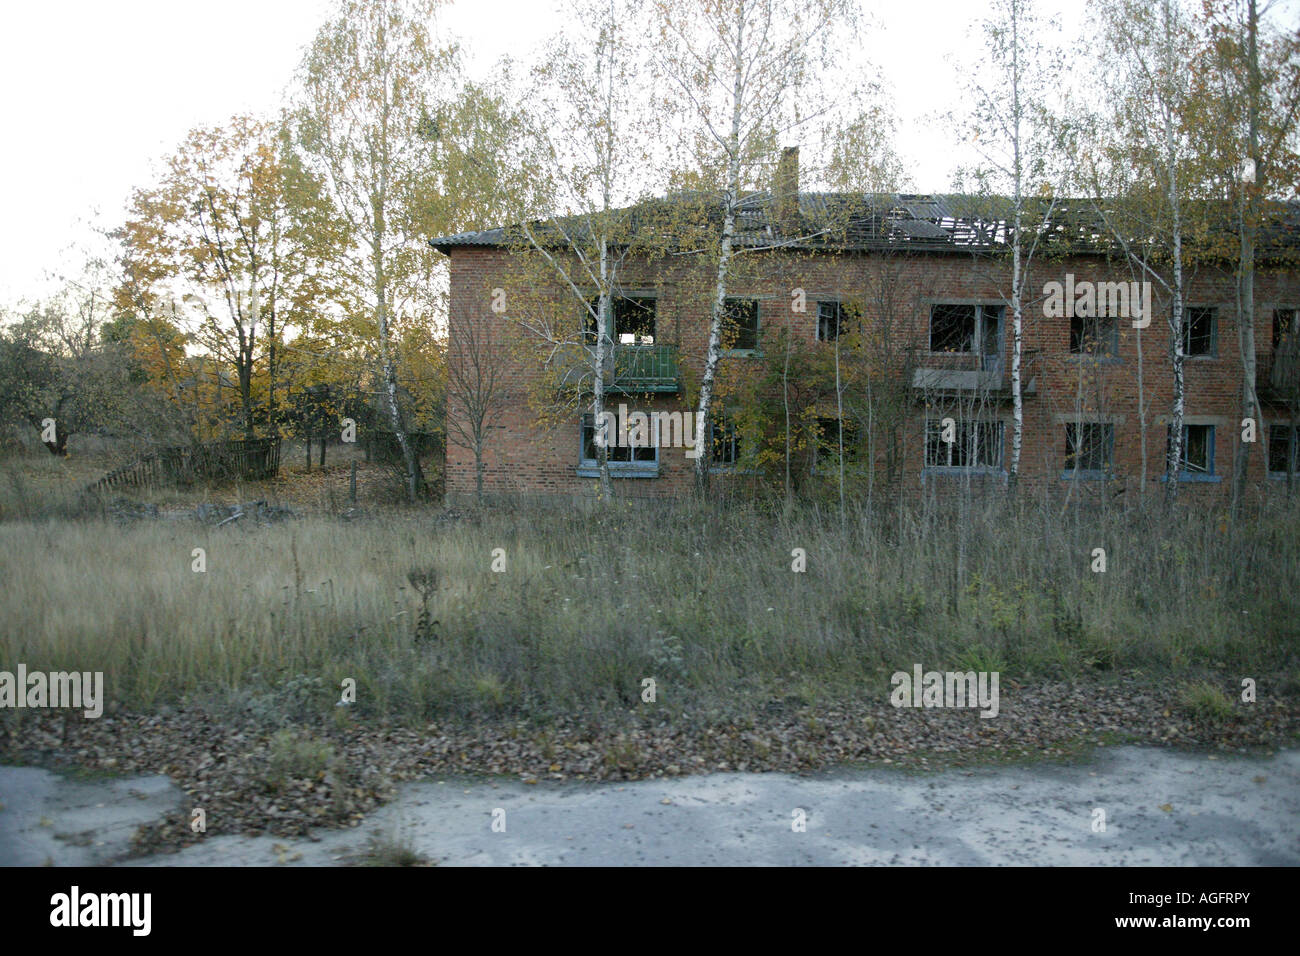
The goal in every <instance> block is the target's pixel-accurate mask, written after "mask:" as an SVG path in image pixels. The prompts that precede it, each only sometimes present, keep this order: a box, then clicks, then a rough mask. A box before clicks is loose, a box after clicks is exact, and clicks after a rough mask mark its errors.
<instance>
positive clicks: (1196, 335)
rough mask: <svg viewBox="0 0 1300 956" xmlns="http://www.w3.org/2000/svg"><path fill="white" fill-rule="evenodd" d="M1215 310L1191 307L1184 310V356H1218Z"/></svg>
mask: <svg viewBox="0 0 1300 956" xmlns="http://www.w3.org/2000/svg"><path fill="white" fill-rule="evenodd" d="M1215 325H1216V322H1215V315H1214V309H1209V308H1201V307H1196V306H1193V307H1189V308H1187V309H1184V310H1183V354H1184V355H1207V356H1213V355H1216V354H1218V345H1219V343H1218V337H1217V329H1216V328H1215Z"/></svg>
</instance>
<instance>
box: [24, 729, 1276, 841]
mask: <svg viewBox="0 0 1300 956" xmlns="http://www.w3.org/2000/svg"><path fill="white" fill-rule="evenodd" d="M181 797H182V794H181V792H180V791H179V790H178V789H176V788H175V787H174V786H173V785H172V784H171V783H170V782H169V781H168V780H167V778H165V777H132V778H125V779H120V780H114V781H74V780H67V779H64V778H60V777H58V776H56V775H55V774H52V773H50V772H48V771H44V770H36V769H31V768H25V767H0V804H3V809H2V810H0V863H4V864H41V863H45V862H46V861H47V860H49V861H51V862H53V863H55V864H84V863H104V862H109V861H112V860H114V859H120V857H121V854H123V853H124V852H125V850H126V848H127V845H128V840H129V837H130V832H131V830H132V829H133V827H134V826H136V825H138V824H139V823H142V822H144V821H146V820H149V819H154V818H156V817H157V816H158V815H160V814H161V813H163V812H165V811H166V810H167V809H170V808H174V807H176V806H177V805H179V803H180V801H181ZM1098 809H1100V810H1104V811H1105V823H1106V826H1105V832H1099V831H1094V821H1096V820H1099V819H1100V817H1099V816H1098V815H1097V814H1096V811H1097V810H1098ZM494 810H500V811H504V815H503V816H502V815H501V814H497V819H498V820H501V819H504V824H505V831H504V832H494V831H493V826H492V824H493V819H494ZM795 810H802V811H803V812H804V814H805V815H806V821H807V828H806V832H795V830H794V829H793V827H792V822H793V820H794V819H795V817H794V811H795ZM316 836H317V839H315V840H308V839H301V840H286V839H278V838H275V837H256V838H252V837H236V836H214V837H211V838H209V839H207V840H205V841H204V842H203V843H202V844H200V845H197V846H193V847H190V848H188V849H186V850H184V851H182V852H180V853H176V854H168V855H159V856H153V857H146V858H139V859H132V860H129V861H122V862H127V863H129V864H131V865H158V866H176V865H180V866H198V865H230V866H240V865H276V864H283V865H297V866H304V865H339V864H342V863H347V862H355V861H357V860H359V859H361V858H363V857H364V856H365V854H366V852H367V846H368V844H369V843H370V841H371V839H372V838H375V837H378V838H379V839H381V840H388V841H390V842H394V843H396V844H398V845H401V846H404V847H407V848H409V849H412V850H414V851H416V852H418V853H420V854H423V855H425V856H427V857H429V858H431V859H433V860H436V861H437V862H440V863H444V864H452V865H529V864H551V865H554V864H561V865H564V864H568V865H619V864H638V863H648V864H666V865H709V864H712V865H755V864H756V865H764V864H776V865H798V864H814V865H838V864H890V863H896V864H897V863H905V864H946V865H988V864H995V865H996V864H1008V865H1020V864H1079V865H1226V866H1260V865H1298V864H1300V751H1295V750H1291V751H1282V752H1280V753H1278V754H1277V755H1276V756H1274V757H1271V758H1255V757H1249V758H1248V757H1231V758H1225V757H1221V756H1210V755H1205V754H1191V753H1179V752H1175V751H1171V750H1160V749H1148V748H1137V747H1118V748H1113V749H1109V750H1103V751H1100V752H1099V755H1098V756H1097V757H1096V759H1094V760H1091V761H1087V762H1084V763H1078V764H1074V765H1069V766H1060V765H1042V764H1040V765H1032V766H1030V765H1023V766H1015V767H1000V768H987V769H982V770H974V771H969V770H946V771H943V772H939V773H929V774H909V773H904V772H901V771H897V770H892V769H889V768H878V769H869V770H844V771H837V772H834V773H829V774H817V775H810V776H804V777H800V776H792V775H787V774H711V775H707V776H695V777H683V778H678V779H673V780H651V781H641V782H635V783H625V784H617V783H608V784H570V783H563V784H561V783H547V782H542V783H539V784H537V785H533V786H530V785H525V784H522V783H519V782H518V781H516V780H502V781H500V782H496V781H485V780H482V779H473V780H468V779H455V778H450V777H444V778H434V779H431V780H427V781H421V782H418V783H411V784H406V785H404V786H403V787H402V788H401V791H400V793H399V795H398V797H397V798H396V799H395V800H394V801H393V802H391V803H389V804H387V805H385V806H384V807H382V808H381V809H379V810H378V811H377V812H375V813H374V814H372V815H371V816H370V817H368V818H367V819H366V820H365V822H364V823H363V824H362V825H361V826H360V827H357V828H354V829H348V830H321V831H318V832H317V834H316Z"/></svg>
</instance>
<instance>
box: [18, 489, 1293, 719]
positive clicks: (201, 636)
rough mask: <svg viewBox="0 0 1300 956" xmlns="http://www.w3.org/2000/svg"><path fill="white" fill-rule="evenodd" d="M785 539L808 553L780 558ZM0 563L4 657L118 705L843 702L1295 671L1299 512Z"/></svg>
mask: <svg viewBox="0 0 1300 956" xmlns="http://www.w3.org/2000/svg"><path fill="white" fill-rule="evenodd" d="M795 547H800V548H804V549H805V550H806V552H807V556H808V566H807V568H808V569H807V572H806V573H793V572H792V571H791V557H790V552H791V549H792V548H795ZM1095 547H1104V548H1105V549H1106V551H1107V558H1108V570H1107V571H1106V572H1105V573H1104V574H1097V573H1093V572H1092V571H1091V570H1090V565H1091V561H1092V558H1091V552H1092V549H1093V548H1095ZM195 548H203V549H204V551H205V554H206V564H207V570H206V571H205V572H203V573H196V572H194V571H193V570H191V564H192V561H193V558H192V551H193V549H195ZM495 548H502V549H504V551H505V554H506V557H507V562H508V563H507V570H506V571H505V572H503V573H494V572H493V571H492V570H491V564H492V558H493V549H495ZM430 568H432V569H435V570H436V572H437V582H438V588H437V590H435V591H434V592H433V593H432V596H431V597H430V598H429V601H428V606H429V610H430V613H431V617H432V618H434V619H436V620H437V622H438V624H437V626H436V627H435V628H434V636H433V637H432V638H431V639H430V640H427V641H420V642H417V641H416V640H415V632H416V620H415V618H416V617H417V615H418V613H419V610H420V607H421V598H420V596H419V595H418V594H417V593H416V592H415V590H414V588H413V587H412V586H411V585H410V583H409V581H410V575H411V573H412V572H413V571H415V572H424V571H427V569H430ZM0 580H3V581H4V584H5V587H4V595H3V599H2V600H3V607H2V608H0V610H2V611H3V615H2V619H3V622H4V623H3V630H2V632H0V667H8V666H10V665H11V664H12V663H15V662H18V661H21V662H24V663H26V664H27V666H28V667H29V668H32V669H42V670H46V669H50V670H53V669H59V670H62V669H74V668H75V669H77V670H92V671H93V670H102V671H104V672H105V674H106V686H107V696H108V701H109V706H110V707H111V706H112V705H113V704H114V703H116V704H118V705H121V706H125V707H128V708H131V709H148V708H154V707H157V706H160V705H162V704H164V703H168V702H179V701H183V700H184V699H186V698H190V699H194V698H202V699H203V700H204V702H205V703H206V704H209V705H212V704H220V705H222V706H226V707H234V708H238V709H240V710H241V711H243V712H245V713H248V714H252V715H254V716H263V717H266V718H267V719H268V720H275V721H281V720H285V719H294V720H299V719H306V718H312V719H329V718H331V717H333V716H334V715H335V714H336V713H337V709H336V707H335V704H336V702H337V701H338V699H339V690H340V687H341V682H342V681H343V680H344V679H345V678H353V679H355V680H356V682H357V702H356V704H355V705H353V707H352V708H351V709H350V712H351V713H356V714H360V715H385V716H391V717H394V718H399V719H409V720H420V719H427V718H429V717H431V716H435V715H440V716H462V717H483V716H488V715H497V714H503V713H524V714H529V715H532V716H536V717H543V716H545V715H547V714H561V713H563V714H572V713H574V712H575V711H594V712H599V711H601V710H602V709H606V708H618V707H631V706H635V704H636V702H637V701H638V700H639V695H640V692H641V680H642V678H645V677H653V678H655V679H656V681H657V682H658V688H659V690H658V696H659V700H660V701H661V702H664V703H667V704H669V705H670V706H674V707H675V706H688V705H689V706H691V707H694V706H695V705H697V704H703V705H706V706H707V705H710V704H718V703H725V704H727V705H731V704H737V705H739V704H743V703H744V701H746V700H749V699H752V700H761V699H764V695H771V694H786V693H790V692H792V689H793V690H794V691H797V692H798V693H800V694H803V695H804V696H807V695H809V694H813V695H818V696H820V695H826V696H833V695H836V694H851V693H853V692H854V691H855V688H860V687H863V686H865V685H866V684H867V682H868V681H879V679H880V675H882V674H885V675H888V674H889V673H891V672H893V671H895V670H908V669H910V668H911V666H912V664H913V663H922V664H923V665H925V666H926V667H927V668H929V667H936V668H947V667H961V668H962V669H966V668H975V669H997V670H1000V671H1002V672H1004V673H1006V674H1008V675H1010V676H1015V677H1018V678H1020V679H1022V680H1023V679H1025V678H1030V677H1033V676H1036V675H1037V676H1051V677H1060V676H1069V675H1071V674H1079V673H1083V672H1093V671H1096V670H1106V669H1111V668H1114V669H1130V668H1142V669H1146V670H1148V671H1161V672H1168V673H1170V674H1171V675H1182V676H1185V677H1187V678H1193V677H1196V676H1198V674H1199V673H1200V672H1203V671H1214V670H1217V671H1225V672H1228V673H1241V674H1251V673H1255V672H1256V671H1258V670H1259V669H1261V668H1283V669H1285V668H1288V667H1291V666H1293V665H1294V661H1295V654H1296V650H1297V628H1296V627H1295V623H1294V622H1295V621H1296V620H1297V612H1300V512H1297V511H1296V510H1290V511H1282V510H1278V511H1274V512H1272V513H1269V514H1267V515H1260V516H1257V517H1253V518H1251V519H1250V520H1249V521H1248V522H1246V523H1244V524H1241V525H1239V526H1236V527H1229V526H1228V524H1227V523H1226V522H1225V521H1224V520H1223V519H1222V517H1221V516H1219V515H1216V514H1213V513H1211V512H1208V511H1206V510H1204V509H1199V510H1194V509H1186V510H1184V511H1182V512H1180V513H1179V514H1178V515H1177V516H1176V517H1175V518H1174V519H1169V520H1166V519H1162V518H1160V516H1159V515H1156V514H1151V515H1143V514H1141V513H1130V514H1118V513H1111V514H1097V515H1091V516H1082V515H1079V516H1072V515H1071V516H1067V517H1065V518H1062V517H1061V516H1060V514H1059V513H1058V512H1052V513H1050V514H1044V513H1042V512H1039V511H1037V510H1035V509H1033V508H1029V507H1027V508H1026V509H1025V510H1023V511H1021V512H1019V513H1005V512H999V511H993V510H989V511H975V512H973V513H971V514H968V515H966V516H965V520H963V521H958V520H956V516H954V515H947V516H945V515H940V514H936V513H932V512H931V513H927V512H924V511H917V512H910V513H906V514H904V515H902V516H901V517H900V516H899V515H897V514H895V515H892V516H890V517H889V518H885V517H879V516H878V517H877V518H876V519H875V520H871V519H870V518H869V516H867V515H866V514H865V513H858V514H855V515H853V516H851V517H850V519H849V520H848V521H847V523H846V525H845V526H843V527H842V526H841V525H840V522H839V520H838V518H837V517H835V516H831V515H827V514H825V513H821V512H818V511H817V510H815V509H810V510H808V511H805V512H801V513H799V514H797V515H792V516H784V517H782V516H774V515H765V514H760V513H757V512H755V511H752V510H747V509H744V508H732V509H728V510H718V511H710V512H707V513H706V512H701V511H699V510H697V509H696V508H694V507H693V506H691V505H685V504H684V505H681V506H679V507H677V508H675V509H672V510H663V509H655V510H653V511H650V510H646V509H645V508H644V507H640V506H637V507H633V506H629V505H627V504H623V505H619V506H617V507H615V508H614V509H612V510H610V511H608V512H605V513H578V512H569V513H565V512H549V513H544V512H530V513H527V514H522V513H520V514H516V513H511V512H508V511H498V512H494V513H490V514H487V515H485V516H482V517H481V518H472V519H468V520H461V521H442V520H437V518H436V516H435V514H434V513H433V512H432V511H426V512H421V513H418V514H416V515H408V516H401V515H393V516H389V517H384V518H378V519H374V520H365V521H353V522H345V521H339V520H336V519H328V518H306V519H303V520H299V521H293V522H288V523H286V524H281V525H273V526H262V527H259V526H255V525H244V524H243V523H242V522H237V523H235V524H234V525H231V526H229V527H226V528H220V529H216V528H212V527H207V526H202V525H199V524H197V523H194V522H189V521H153V522H141V523H137V524H134V525H127V526H122V525H115V524H112V523H109V522H105V521H102V520H83V521H46V522H11V523H5V524H0ZM421 580H423V579H421ZM15 713H17V712H15Z"/></svg>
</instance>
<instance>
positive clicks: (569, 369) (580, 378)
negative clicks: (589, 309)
mask: <svg viewBox="0 0 1300 956" xmlns="http://www.w3.org/2000/svg"><path fill="white" fill-rule="evenodd" d="M584 352H585V353H586V354H583V353H584ZM594 356H595V348H594V347H592V346H580V345H574V346H570V347H569V348H568V349H566V350H565V351H564V352H562V353H561V354H560V355H559V357H558V359H557V361H559V362H560V363H561V364H562V366H563V368H564V371H563V373H562V375H561V381H562V383H563V384H564V385H581V386H583V387H585V388H590V387H591V378H592V368H593V366H594V364H595V360H594ZM605 389H606V390H607V391H610V392H622V393H623V394H632V393H642V392H679V391H681V380H680V376H679V374H678V369H677V346H675V345H631V344H627V343H619V344H617V345H615V346H614V354H613V361H612V362H610V363H608V364H607V365H606V376H605Z"/></svg>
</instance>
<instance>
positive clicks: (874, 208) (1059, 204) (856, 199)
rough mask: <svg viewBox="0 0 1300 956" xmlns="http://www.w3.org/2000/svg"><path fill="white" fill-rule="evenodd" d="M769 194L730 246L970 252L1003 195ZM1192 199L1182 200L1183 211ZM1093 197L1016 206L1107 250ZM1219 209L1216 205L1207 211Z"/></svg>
mask: <svg viewBox="0 0 1300 956" xmlns="http://www.w3.org/2000/svg"><path fill="white" fill-rule="evenodd" d="M781 200H782V197H780V196H774V195H773V194H772V193H769V192H754V193H750V194H748V195H746V196H745V197H744V198H742V199H741V201H740V203H739V205H738V209H737V213H738V214H737V219H736V238H735V242H736V245H737V246H739V247H741V248H751V249H752V248H763V247H774V246H779V247H781V248H801V249H819V248H820V249H826V250H831V249H837V250H840V249H860V250H884V249H899V250H901V249H907V250H912V251H917V252H944V251H950V252H967V253H969V252H971V251H977V250H989V251H992V250H996V249H999V248H1003V247H1005V246H1006V244H1007V235H1008V225H1009V219H1010V216H1011V213H1012V201H1011V200H1010V199H1009V198H1007V197H1003V196H975V195H967V194H958V193H954V194H934V195H925V194H917V193H878V194H870V195H868V194H861V193H832V192H801V193H799V200H798V211H797V212H795V210H794V209H793V208H791V206H793V204H786V203H783V202H782V201H781ZM1192 205H1193V204H1190V203H1189V208H1190V207H1191V206H1192ZM1197 205H1199V206H1200V207H1201V209H1202V210H1203V211H1205V213H1206V215H1207V216H1211V215H1212V216H1213V218H1215V219H1217V220H1218V222H1219V223H1221V224H1222V225H1221V226H1220V229H1221V230H1222V231H1224V232H1225V233H1227V234H1235V230H1234V229H1233V228H1232V206H1231V205H1230V204H1229V203H1227V202H1216V203H1213V204H1206V203H1200V204H1197ZM1271 205H1272V206H1273V207H1274V210H1275V213H1276V215H1275V216H1274V217H1273V220H1272V221H1271V222H1270V223H1269V224H1268V225H1267V226H1266V227H1265V228H1264V229H1262V230H1261V233H1260V236H1259V241H1258V244H1257V247H1258V250H1259V252H1260V254H1261V255H1266V254H1267V253H1269V252H1274V253H1277V252H1282V251H1283V250H1285V251H1287V252H1289V253H1292V254H1294V253H1297V252H1300V203H1298V202H1294V201H1293V202H1288V203H1280V202H1275V203H1272V204H1271ZM1100 207H1101V203H1100V202H1099V201H1097V200H1093V199H1086V198H1083V199H1057V200H1055V201H1052V200H1050V199H1044V198H1040V197H1033V198H1030V199H1028V200H1026V202H1025V213H1024V219H1025V221H1026V222H1031V223H1033V222H1040V221H1042V219H1043V217H1044V214H1046V225H1045V226H1044V227H1043V228H1042V229H1041V231H1040V232H1039V234H1038V241H1039V244H1040V246H1046V247H1051V248H1052V249H1055V250H1058V251H1079V252H1089V251H1090V252H1107V251H1112V250H1114V248H1115V243H1114V240H1113V239H1112V238H1111V234H1110V230H1109V229H1108V228H1107V226H1106V224H1105V221H1104V217H1103V215H1102V213H1101V211H1100ZM1215 207H1221V208H1215ZM617 214H618V215H619V216H620V219H621V229H620V231H622V232H623V233H624V234H625V235H627V236H637V235H646V236H660V237H663V236H669V237H670V236H671V235H672V233H673V232H674V231H680V230H681V228H682V222H683V220H682V216H683V215H687V216H690V215H694V216H696V217H697V218H696V223H697V224H699V223H700V222H703V221H709V220H711V221H712V227H714V228H717V229H720V228H721V216H722V206H721V203H720V202H719V201H718V199H717V197H716V195H714V194H705V193H688V192H682V193H675V194H672V195H670V196H667V197H662V198H658V199H652V200H647V201H646V202H642V203H639V204H637V205H635V206H630V207H627V208H625V209H621V210H618V211H617ZM530 225H531V229H532V230H533V231H534V232H535V234H540V235H543V236H545V235H546V234H548V233H549V234H551V235H552V236H553V238H554V241H555V243H556V244H557V245H562V244H564V243H565V242H566V241H567V240H568V239H570V238H576V239H578V240H579V241H581V239H582V237H583V234H584V233H585V232H587V230H588V224H587V222H586V220H585V219H584V218H583V217H580V216H570V217H563V218H560V219H556V220H554V221H552V220H546V221H542V222H534V223H532V224H530ZM524 239H525V235H524V231H523V229H522V227H518V226H516V227H511V228H509V229H507V228H501V227H498V228H495V229H485V230H481V231H477V232H461V233H457V234H455V235H451V236H442V237H440V238H437V239H431V240H429V245H431V246H432V247H433V248H435V249H437V250H438V251H439V252H443V253H449V252H450V251H451V250H452V249H454V248H457V247H464V246H489V247H505V246H510V245H513V244H517V243H519V242H521V241H523V240H524Z"/></svg>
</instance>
